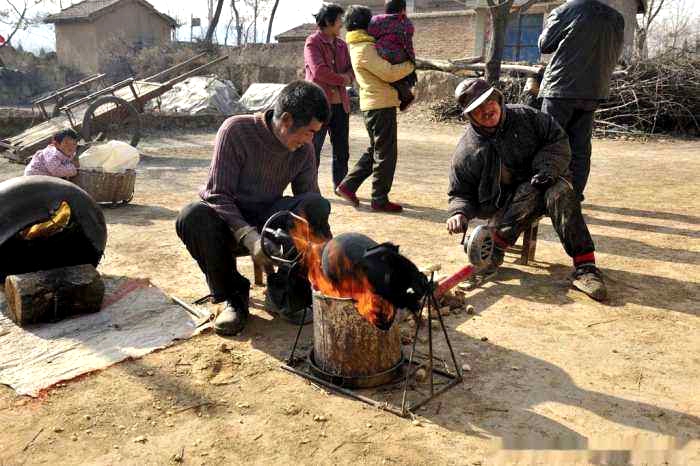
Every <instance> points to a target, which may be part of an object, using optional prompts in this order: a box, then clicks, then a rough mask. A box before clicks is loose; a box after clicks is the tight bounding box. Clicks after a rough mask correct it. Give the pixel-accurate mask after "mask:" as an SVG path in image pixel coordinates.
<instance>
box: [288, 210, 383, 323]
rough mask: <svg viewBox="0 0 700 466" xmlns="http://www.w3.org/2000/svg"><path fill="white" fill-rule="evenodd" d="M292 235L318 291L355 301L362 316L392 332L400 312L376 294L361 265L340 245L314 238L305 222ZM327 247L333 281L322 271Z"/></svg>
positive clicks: (300, 223)
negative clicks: (345, 252) (351, 258)
mask: <svg viewBox="0 0 700 466" xmlns="http://www.w3.org/2000/svg"><path fill="white" fill-rule="evenodd" d="M291 233H292V237H293V239H294V245H295V246H296V248H297V250H299V251H304V252H305V254H304V264H305V265H306V268H307V270H308V278H309V281H310V282H311V286H312V287H313V288H314V289H315V290H316V291H318V292H320V293H323V294H324V295H326V296H331V297H335V298H350V299H352V300H354V301H355V303H356V308H357V311H358V312H359V313H360V315H361V316H362V317H364V318H365V319H367V320H368V321H369V322H371V323H372V324H373V325H374V326H375V327H377V328H379V329H380V330H385V331H386V330H389V328H390V327H391V324H392V323H393V322H394V317H395V314H396V310H395V309H394V306H393V305H392V304H391V303H390V302H389V301H387V300H386V299H384V298H382V297H381V296H379V295H377V294H376V293H375V291H374V287H373V286H372V284H371V283H370V282H369V279H368V278H367V275H366V274H365V271H364V270H362V267H361V266H360V265H358V264H353V263H352V262H351V261H350V259H349V258H348V257H347V256H346V255H345V254H344V253H343V251H342V250H341V249H340V248H339V247H337V244H336V243H333V242H332V241H330V242H329V241H328V239H326V238H320V237H318V236H317V235H314V234H313V233H312V232H311V231H310V230H309V225H308V224H306V223H304V222H298V221H297V222H295V224H294V227H293V228H292V231H291ZM327 248H330V249H328V250H327V251H325V254H326V259H327V263H328V264H330V266H331V267H332V270H329V271H328V272H329V275H331V276H332V277H333V278H330V277H328V276H326V274H325V273H324V272H323V268H322V257H323V254H324V250H325V249H327Z"/></svg>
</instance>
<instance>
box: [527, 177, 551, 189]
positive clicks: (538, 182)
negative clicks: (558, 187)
mask: <svg viewBox="0 0 700 466" xmlns="http://www.w3.org/2000/svg"><path fill="white" fill-rule="evenodd" d="M554 181H555V180H554V177H553V176H552V175H548V174H547V173H537V174H536V175H535V176H533V177H532V179H531V180H530V184H531V185H532V186H534V187H535V188H540V189H545V188H549V187H550V186H552V185H553V184H554Z"/></svg>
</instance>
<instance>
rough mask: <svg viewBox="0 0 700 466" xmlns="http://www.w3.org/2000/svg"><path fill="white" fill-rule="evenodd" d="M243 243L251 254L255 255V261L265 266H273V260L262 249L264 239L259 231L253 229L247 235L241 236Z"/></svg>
mask: <svg viewBox="0 0 700 466" xmlns="http://www.w3.org/2000/svg"><path fill="white" fill-rule="evenodd" d="M241 243H243V246H245V248H246V249H247V250H248V251H249V252H250V255H251V256H252V257H253V262H255V263H256V264H258V265H259V266H260V267H263V268H269V267H272V265H273V264H272V261H271V260H270V258H269V257H267V256H266V255H265V253H264V252H263V250H262V241H261V238H260V234H258V232H257V231H255V230H251V231H250V232H248V233H246V235H245V236H244V237H243V238H241Z"/></svg>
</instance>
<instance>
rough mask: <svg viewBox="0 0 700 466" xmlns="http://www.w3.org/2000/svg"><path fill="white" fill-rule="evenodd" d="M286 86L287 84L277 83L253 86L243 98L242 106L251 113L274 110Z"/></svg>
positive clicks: (255, 84)
mask: <svg viewBox="0 0 700 466" xmlns="http://www.w3.org/2000/svg"><path fill="white" fill-rule="evenodd" d="M285 86H286V84H276V83H254V84H251V85H250V87H249V88H248V90H247V91H245V94H243V97H241V104H243V105H245V106H246V108H248V110H250V111H251V112H262V111H265V110H267V109H268V108H272V106H273V105H274V104H275V102H276V101H277V97H279V95H280V92H282V89H283V88H284V87H285Z"/></svg>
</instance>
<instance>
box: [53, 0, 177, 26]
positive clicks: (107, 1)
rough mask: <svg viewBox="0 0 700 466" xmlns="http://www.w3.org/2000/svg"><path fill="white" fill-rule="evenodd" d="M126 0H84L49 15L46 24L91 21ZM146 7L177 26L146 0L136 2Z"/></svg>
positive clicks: (171, 19) (175, 23)
mask: <svg viewBox="0 0 700 466" xmlns="http://www.w3.org/2000/svg"><path fill="white" fill-rule="evenodd" d="M123 1H125V0H84V1H82V2H80V3H76V4H75V5H71V6H69V7H68V8H65V9H63V10H61V11H60V12H59V13H56V14H55V15H49V16H48V17H47V18H46V19H45V20H44V22H45V23H65V22H73V21H91V20H93V19H94V18H96V17H98V16H100V15H101V14H103V13H106V12H107V10H108V9H109V8H110V7H112V6H114V5H116V4H118V3H120V2H123ZM135 1H137V2H138V3H140V4H141V5H143V6H144V7H146V8H148V9H149V10H151V11H152V12H153V13H155V14H157V15H158V16H160V17H161V18H163V20H165V21H167V22H168V23H170V25H171V26H173V27H174V26H176V25H177V22H176V21H175V20H174V19H173V18H171V17H170V16H168V15H166V14H163V13H161V12H159V11H158V10H156V9H155V8H154V7H153V5H151V4H150V3H148V2H147V1H145V0H135Z"/></svg>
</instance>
